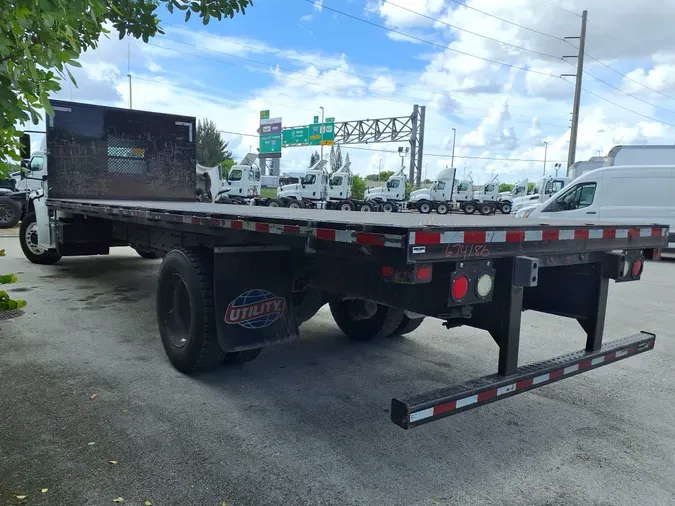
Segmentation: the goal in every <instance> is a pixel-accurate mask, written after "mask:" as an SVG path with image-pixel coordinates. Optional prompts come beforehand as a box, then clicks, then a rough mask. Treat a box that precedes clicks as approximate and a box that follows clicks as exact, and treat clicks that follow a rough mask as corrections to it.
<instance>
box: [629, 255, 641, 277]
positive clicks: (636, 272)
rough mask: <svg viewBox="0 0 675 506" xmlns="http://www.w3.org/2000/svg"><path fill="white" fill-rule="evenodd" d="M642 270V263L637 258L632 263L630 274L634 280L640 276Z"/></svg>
mask: <svg viewBox="0 0 675 506" xmlns="http://www.w3.org/2000/svg"><path fill="white" fill-rule="evenodd" d="M643 268H644V262H643V261H642V259H641V258H638V259H636V260H635V262H633V266H632V267H631V273H632V274H633V277H634V278H637V277H638V276H640V274H642V269H643Z"/></svg>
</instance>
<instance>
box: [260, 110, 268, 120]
mask: <svg viewBox="0 0 675 506" xmlns="http://www.w3.org/2000/svg"><path fill="white" fill-rule="evenodd" d="M269 117H270V111H269V109H267V110H266V111H260V119H269Z"/></svg>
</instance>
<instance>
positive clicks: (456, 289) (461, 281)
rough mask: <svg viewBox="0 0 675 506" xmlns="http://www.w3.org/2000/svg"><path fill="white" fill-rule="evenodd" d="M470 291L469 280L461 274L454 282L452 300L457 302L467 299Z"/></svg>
mask: <svg viewBox="0 0 675 506" xmlns="http://www.w3.org/2000/svg"><path fill="white" fill-rule="evenodd" d="M468 291H469V278H467V277H466V276H464V275H463V274H460V275H459V276H457V277H456V278H455V279H454V280H453V282H452V288H451V293H452V298H453V299H455V300H461V299H463V298H464V297H466V294H467V293H468Z"/></svg>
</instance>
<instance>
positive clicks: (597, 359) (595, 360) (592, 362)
mask: <svg viewBox="0 0 675 506" xmlns="http://www.w3.org/2000/svg"><path fill="white" fill-rule="evenodd" d="M604 361H605V357H598V358H594V359H593V360H591V365H598V364H602V363H603V362H604Z"/></svg>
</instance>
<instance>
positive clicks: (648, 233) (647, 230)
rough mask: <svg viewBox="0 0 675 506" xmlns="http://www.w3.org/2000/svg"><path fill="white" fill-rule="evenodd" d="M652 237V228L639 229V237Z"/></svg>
mask: <svg viewBox="0 0 675 506" xmlns="http://www.w3.org/2000/svg"><path fill="white" fill-rule="evenodd" d="M651 236H652V228H651V227H649V228H641V229H640V237H651Z"/></svg>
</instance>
